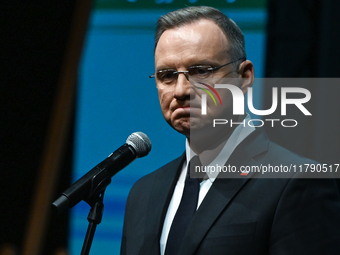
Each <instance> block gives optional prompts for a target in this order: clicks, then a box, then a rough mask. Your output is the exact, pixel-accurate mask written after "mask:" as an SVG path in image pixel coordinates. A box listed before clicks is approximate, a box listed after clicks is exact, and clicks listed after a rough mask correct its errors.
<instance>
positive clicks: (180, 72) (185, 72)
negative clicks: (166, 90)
mask: <svg viewBox="0 0 340 255" xmlns="http://www.w3.org/2000/svg"><path fill="white" fill-rule="evenodd" d="M176 73H177V77H178V75H179V74H184V76H185V78H187V80H188V81H189V73H188V71H177V72H176Z"/></svg>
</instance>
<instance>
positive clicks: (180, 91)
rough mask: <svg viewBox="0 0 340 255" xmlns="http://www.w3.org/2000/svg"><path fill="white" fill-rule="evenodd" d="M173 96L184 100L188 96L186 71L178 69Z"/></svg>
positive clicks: (188, 84) (188, 87) (188, 86)
mask: <svg viewBox="0 0 340 255" xmlns="http://www.w3.org/2000/svg"><path fill="white" fill-rule="evenodd" d="M180 74H183V75H180ZM174 97H175V98H177V99H179V100H185V99H187V98H188V97H190V82H189V76H188V73H187V71H178V77H177V81H176V85H175V89H174Z"/></svg>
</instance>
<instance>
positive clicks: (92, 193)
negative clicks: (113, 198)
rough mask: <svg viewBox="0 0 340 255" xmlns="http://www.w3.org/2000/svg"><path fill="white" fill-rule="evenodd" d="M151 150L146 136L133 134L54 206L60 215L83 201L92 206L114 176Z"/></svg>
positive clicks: (65, 192)
mask: <svg viewBox="0 0 340 255" xmlns="http://www.w3.org/2000/svg"><path fill="white" fill-rule="evenodd" d="M150 150H151V141H150V139H149V138H148V137H147V135H146V134H144V133H142V132H135V133H132V134H131V135H130V136H129V137H128V138H127V140H126V143H125V144H124V145H123V146H121V147H120V148H119V149H118V150H116V151H115V152H112V153H111V154H110V155H109V156H108V157H107V158H106V159H104V160H103V161H102V162H100V163H99V164H98V165H97V166H95V167H94V168H93V169H92V170H90V171H89V172H88V173H87V174H85V175H84V176H83V177H81V178H80V179H79V180H78V181H77V182H75V183H74V184H73V185H72V186H71V187H69V188H68V189H67V190H65V191H64V193H62V195H61V196H60V197H59V198H58V199H57V200H55V201H54V202H53V204H52V206H53V207H54V209H56V211H57V212H58V213H60V212H62V211H64V210H66V209H67V208H71V207H73V206H75V205H76V204H78V203H79V202H80V201H81V200H84V201H86V202H87V203H89V204H90V205H91V201H92V199H93V198H95V197H96V196H98V195H100V194H101V193H103V191H105V188H106V186H107V185H109V184H110V183H111V177H112V176H114V175H115V174H116V173H118V172H119V171H120V170H122V169H123V168H124V167H126V166H127V165H129V164H130V163H131V162H132V161H134V160H135V159H136V158H141V157H144V156H146V155H148V154H149V152H150Z"/></svg>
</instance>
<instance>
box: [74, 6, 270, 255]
mask: <svg viewBox="0 0 340 255" xmlns="http://www.w3.org/2000/svg"><path fill="white" fill-rule="evenodd" d="M141 2H144V1H136V0H130V1H104V0H102V1H97V2H96V5H95V7H94V9H93V12H92V15H91V21H90V25H89V29H88V33H87V39H86V42H85V49H84V53H83V57H82V62H81V66H80V71H79V82H78V94H77V109H76V130H75V146H74V148H75V150H74V153H75V158H74V173H73V179H74V180H77V179H78V178H80V177H81V176H82V175H84V174H85V173H86V172H87V171H89V170H90V169H92V167H94V166H95V165H96V164H98V163H99V162H100V161H102V160H103V159H104V158H105V157H107V156H108V155H109V154H110V153H111V152H112V151H114V150H116V149H117V148H119V147H120V146H121V145H123V144H124V143H125V141H126V138H127V137H128V136H129V135H130V134H131V133H133V132H136V131H142V132H144V133H145V134H147V135H148V137H149V138H150V140H151V142H152V149H151V152H150V154H149V155H148V156H146V157H145V158H141V159H136V160H135V161H134V162H132V163H131V164H130V165H129V166H128V167H127V168H125V169H124V170H122V171H121V172H119V173H118V174H117V175H115V176H114V177H113V178H112V183H111V184H110V185H109V186H108V188H107V190H106V193H105V196H104V204H105V208H104V215H103V220H102V223H101V224H100V225H99V226H98V228H97V231H96V234H95V237H94V241H93V245H92V248H91V254H119V250H120V241H121V235H122V225H123V218H124V208H125V202H126V198H127V195H128V192H129V190H130V188H131V186H132V185H133V183H134V182H135V181H136V180H138V179H139V178H140V177H142V176H143V175H145V174H147V173H150V172H151V171H153V170H155V169H157V168H158V167H160V166H162V165H163V164H165V163H167V162H168V161H170V160H172V159H174V158H175V157H178V156H180V155H181V154H182V152H183V151H184V148H185V147H184V146H185V139H184V137H183V136H181V135H179V134H178V133H176V132H175V131H174V130H172V129H171V128H170V127H169V126H168V124H167V123H166V122H165V121H164V119H163V116H162V113H161V110H160V107H159V102H158V96H157V90H156V87H155V81H154V79H150V78H149V77H148V76H149V75H150V74H152V73H153V72H154V60H153V48H154V41H153V36H154V30H155V24H156V21H157V19H158V17H159V16H160V15H163V14H165V13H167V12H168V11H170V10H174V9H177V8H181V7H184V6H185V4H187V5H191V4H193V3H194V4H197V5H204V4H205V5H210V6H214V7H217V8H219V9H221V10H222V11H223V12H224V13H225V14H227V15H228V16H229V17H231V18H232V19H233V20H234V21H235V22H236V23H238V24H239V25H240V27H241V29H242V30H243V31H244V33H245V39H246V49H247V53H248V59H250V60H252V61H253V63H254V65H255V74H256V77H263V72H264V71H263V65H264V53H265V50H264V49H265V26H266V16H267V15H266V9H265V3H264V1H245V0H244V1H233V0H229V1H224V2H223V1H218V2H219V4H214V1H205V2H204V1H201V2H200V1H182V3H181V4H179V3H176V4H175V3H173V1H171V0H164V1H162V0H159V1H157V0H155V1H145V5H144V6H143V5H141ZM177 2H178V1H177ZM216 2H217V1H216ZM254 2H256V3H254ZM89 209H90V207H89V206H88V205H87V204H86V203H85V202H81V203H79V204H78V205H77V206H75V207H74V208H73V209H72V212H71V224H70V254H71V255H76V254H80V251H81V247H82V243H83V240H84V237H85V233H86V229H87V224H88V222H87V219H86V218H87V215H88V212H89Z"/></svg>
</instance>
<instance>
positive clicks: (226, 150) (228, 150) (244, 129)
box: [185, 114, 255, 182]
mask: <svg viewBox="0 0 340 255" xmlns="http://www.w3.org/2000/svg"><path fill="white" fill-rule="evenodd" d="M249 120H250V116H249V115H248V114H247V115H246V117H245V119H244V120H243V121H242V122H241V123H244V125H242V124H240V125H238V126H237V127H236V128H235V130H234V131H233V133H232V134H231V136H230V137H229V139H228V140H227V142H226V143H225V145H224V146H223V148H222V150H221V151H220V153H218V154H217V155H216V156H214V159H213V160H212V161H211V160H210V161H211V163H210V164H208V165H207V166H217V165H218V166H221V167H223V166H224V165H225V163H226V161H227V160H228V159H229V157H230V155H231V154H232V153H233V151H234V150H235V148H236V147H237V145H239V144H240V143H241V142H242V141H243V140H244V139H245V138H246V137H247V136H248V135H250V134H251V133H252V132H253V131H255V127H253V126H249V125H247V123H248V122H249ZM185 147H186V158H187V160H186V167H185V169H187V167H188V162H189V161H190V160H191V159H192V158H193V157H194V156H196V155H197V154H196V153H195V152H194V151H193V150H192V149H191V148H190V145H189V141H188V139H186V142H185ZM201 156H202V157H204V155H200V157H201ZM188 159H189V160H188ZM201 161H203V160H202V159H201ZM207 175H208V177H209V180H210V181H211V182H214V180H215V179H216V177H217V175H218V172H214V173H210V172H207Z"/></svg>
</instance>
